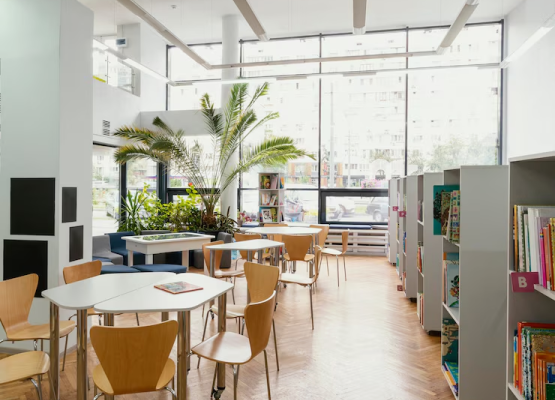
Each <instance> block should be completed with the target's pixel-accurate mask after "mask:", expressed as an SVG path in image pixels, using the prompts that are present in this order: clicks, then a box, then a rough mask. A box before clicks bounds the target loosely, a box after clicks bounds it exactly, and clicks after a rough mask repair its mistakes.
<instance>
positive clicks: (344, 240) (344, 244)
mask: <svg viewBox="0 0 555 400" xmlns="http://www.w3.org/2000/svg"><path fill="white" fill-rule="evenodd" d="M348 246H349V231H343V232H341V251H339V250H335V249H324V250H322V254H323V255H325V256H326V266H327V268H328V276H329V274H330V265H329V262H328V256H335V260H336V261H337V286H338V287H339V256H343V270H344V272H345V280H347V267H346V266H345V253H346V252H347V248H348Z"/></svg>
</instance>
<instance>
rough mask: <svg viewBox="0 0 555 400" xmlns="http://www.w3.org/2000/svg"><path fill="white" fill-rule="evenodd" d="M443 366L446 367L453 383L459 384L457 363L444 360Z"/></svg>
mask: <svg viewBox="0 0 555 400" xmlns="http://www.w3.org/2000/svg"><path fill="white" fill-rule="evenodd" d="M445 366H446V367H447V370H448V371H449V373H450V374H451V376H452V377H453V379H454V381H455V385H458V384H459V364H458V363H454V362H452V361H446V362H445Z"/></svg>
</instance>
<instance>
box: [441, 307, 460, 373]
mask: <svg viewBox="0 0 555 400" xmlns="http://www.w3.org/2000/svg"><path fill="white" fill-rule="evenodd" d="M448 361H450V362H454V363H457V364H458V363H459V326H458V325H457V323H456V322H455V321H453V320H452V319H451V318H443V323H442V325H441V363H442V364H444V363H445V362H448Z"/></svg>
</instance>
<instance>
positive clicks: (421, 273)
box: [417, 268, 424, 278]
mask: <svg viewBox="0 0 555 400" xmlns="http://www.w3.org/2000/svg"><path fill="white" fill-rule="evenodd" d="M417 269H418V268H417ZM418 272H419V273H420V275H422V278H424V273H423V272H422V271H420V270H419V269H418Z"/></svg>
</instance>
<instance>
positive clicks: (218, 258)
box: [202, 240, 224, 275]
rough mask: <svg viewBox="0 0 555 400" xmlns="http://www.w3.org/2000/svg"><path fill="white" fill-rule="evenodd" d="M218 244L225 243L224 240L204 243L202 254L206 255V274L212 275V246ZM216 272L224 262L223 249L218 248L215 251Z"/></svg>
mask: <svg viewBox="0 0 555 400" xmlns="http://www.w3.org/2000/svg"><path fill="white" fill-rule="evenodd" d="M216 244H224V242H223V240H217V241H215V242H210V243H205V244H203V245H202V254H203V255H204V274H205V275H210V246H214V245H216ZM214 253H215V255H216V256H215V258H214V272H215V271H217V270H219V269H220V265H221V263H222V254H223V250H217V251H215V252H214Z"/></svg>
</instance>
